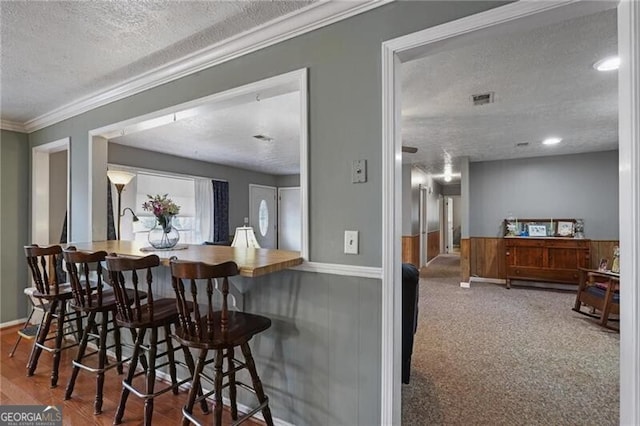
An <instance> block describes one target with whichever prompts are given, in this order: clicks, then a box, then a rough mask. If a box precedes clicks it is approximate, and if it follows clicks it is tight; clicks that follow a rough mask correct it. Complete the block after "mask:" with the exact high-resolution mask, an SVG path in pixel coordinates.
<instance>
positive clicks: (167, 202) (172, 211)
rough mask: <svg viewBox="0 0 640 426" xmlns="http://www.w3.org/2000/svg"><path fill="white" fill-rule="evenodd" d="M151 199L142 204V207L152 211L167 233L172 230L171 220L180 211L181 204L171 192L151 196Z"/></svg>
mask: <svg viewBox="0 0 640 426" xmlns="http://www.w3.org/2000/svg"><path fill="white" fill-rule="evenodd" d="M147 197H149V201H147V202H145V203H143V204H142V209H143V210H145V211H148V212H152V213H153V215H154V216H155V217H156V219H157V220H158V223H159V224H160V226H162V230H163V231H164V232H165V233H167V234H168V233H169V232H171V220H172V219H173V217H174V216H175V215H177V214H178V213H180V206H179V205H177V204H176V203H174V202H173V200H172V199H171V198H168V197H169V194H164V195H160V194H157V195H155V196H151V195H149V194H147Z"/></svg>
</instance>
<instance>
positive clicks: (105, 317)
mask: <svg viewBox="0 0 640 426" xmlns="http://www.w3.org/2000/svg"><path fill="white" fill-rule="evenodd" d="M101 320H102V321H101V324H100V334H99V336H100V341H99V343H98V374H97V375H96V400H95V402H94V404H93V413H94V414H100V413H102V390H103V388H104V367H105V365H106V363H107V330H108V326H109V312H103V313H102V319H101Z"/></svg>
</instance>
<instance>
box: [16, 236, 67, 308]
mask: <svg viewBox="0 0 640 426" xmlns="http://www.w3.org/2000/svg"><path fill="white" fill-rule="evenodd" d="M24 253H25V256H26V257H27V264H28V265H29V269H30V270H31V276H32V277H33V281H34V283H35V285H36V290H37V291H38V293H40V295H43V296H55V295H57V294H59V293H60V284H63V281H64V279H63V278H62V277H61V276H59V275H58V272H57V268H56V267H57V265H58V262H62V247H60V246H59V245H53V246H49V247H40V246H38V245H37V244H32V245H29V246H25V247H24Z"/></svg>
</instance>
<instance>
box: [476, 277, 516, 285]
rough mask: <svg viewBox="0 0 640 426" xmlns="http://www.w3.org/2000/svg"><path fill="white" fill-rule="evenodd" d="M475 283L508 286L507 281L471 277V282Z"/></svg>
mask: <svg viewBox="0 0 640 426" xmlns="http://www.w3.org/2000/svg"><path fill="white" fill-rule="evenodd" d="M472 281H475V282H477V283H492V284H506V283H507V280H505V279H502V278H484V277H469V282H472Z"/></svg>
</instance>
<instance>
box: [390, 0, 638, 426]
mask: <svg viewBox="0 0 640 426" xmlns="http://www.w3.org/2000/svg"><path fill="white" fill-rule="evenodd" d="M602 4H604V3H602ZM602 4H598V3H596V2H590V1H586V0H581V1H574V0H566V1H555V2H541V1H519V2H516V3H511V4H508V5H506V6H502V7H498V8H495V9H491V10H488V11H486V12H482V13H479V14H476V15H472V16H468V17H465V18H462V19H459V20H456V21H452V22H448V23H445V24H442V25H438V26H436V27H433V28H428V29H425V30H423V31H419V32H416V33H413V34H409V35H406V36H403V37H399V38H396V39H393V40H389V41H386V42H384V43H383V44H382V150H383V151H382V152H383V155H382V175H383V182H382V193H383V194H382V204H383V215H382V221H383V222H382V226H383V234H382V244H383V247H382V249H383V251H382V268H383V271H382V277H383V278H382V280H383V281H382V330H381V336H382V337H381V340H382V347H381V351H382V356H381V366H380V370H381V412H380V423H381V424H383V425H388V424H400V398H401V395H400V391H399V383H400V380H401V378H400V376H399V374H398V373H397V372H396V368H394V367H395V365H394V364H398V365H399V362H398V360H399V358H397V357H396V356H395V353H394V351H393V349H392V348H393V347H394V342H396V341H397V340H398V335H399V334H400V332H401V323H400V321H398V320H395V321H394V319H396V318H397V316H398V315H397V312H396V311H397V310H399V307H398V304H397V303H394V302H395V300H396V299H397V298H398V297H399V295H400V292H401V287H400V286H395V287H394V285H393V283H394V282H396V280H397V279H398V278H399V274H398V272H397V270H398V268H399V263H400V262H399V255H400V250H401V247H400V244H399V241H400V237H401V233H400V228H399V227H398V225H397V223H398V220H399V216H400V210H399V208H398V207H397V206H396V204H397V205H399V203H395V202H394V200H395V199H396V197H397V196H398V195H400V194H401V192H400V190H399V188H398V182H399V181H400V178H401V176H400V172H399V171H398V168H397V158H396V156H397V153H398V152H399V150H400V145H401V138H400V137H398V136H397V135H398V130H399V128H400V119H399V117H398V116H397V115H396V114H397V111H396V110H397V109H399V108H396V105H398V96H399V95H400V94H399V93H397V91H395V90H394V85H395V77H394V75H395V73H396V70H395V66H396V65H397V64H398V63H399V62H398V60H397V57H398V55H399V54H402V53H406V52H408V51H409V50H411V49H414V48H417V47H422V46H425V45H427V44H430V43H435V42H438V41H442V40H446V39H451V38H453V37H457V36H461V35H465V34H469V33H472V32H474V31H478V30H482V29H488V28H490V27H494V26H496V25H498V24H504V23H511V24H513V23H514V22H513V21H515V20H518V19H522V18H527V17H530V18H531V19H534V20H538V21H540V20H541V19H542V17H545V18H550V17H554V19H559V18H558V17H559V16H560V15H562V16H563V19H570V18H571V17H572V16H574V15H579V14H585V13H595V12H596V11H597V10H595V9H594V8H598V7H602ZM569 5H571V8H564V7H565V6H569ZM605 6H606V4H605ZM563 8H564V9H563ZM556 11H557V12H558V13H557V14H556V13H555V12H556ZM618 16H619V17H618V32H619V35H618V44H619V49H620V53H621V56H622V59H623V65H622V67H621V71H620V74H619V77H620V78H619V84H620V88H619V91H620V101H619V102H620V103H619V106H620V108H619V114H620V124H619V125H620V159H621V162H620V229H621V230H622V232H621V233H620V234H621V238H620V245H621V248H622V250H621V251H622V254H621V268H622V275H621V276H622V281H623V285H622V286H621V287H622V288H623V289H624V290H621V293H622V295H623V297H622V299H623V302H622V305H623V306H622V308H621V311H622V312H623V316H622V318H621V330H622V333H621V353H620V377H621V382H620V385H621V388H620V395H621V402H620V421H621V424H640V407H638V406H637V401H638V400H640V289H639V288H638V286H637V283H638V282H640V276H639V271H638V258H640V235H639V232H640V229H639V228H640V224H639V222H640V220H639V219H638V216H639V214H640V202H639V195H638V194H639V192H640V173H639V171H638V170H639V169H640V152H639V151H640V82H639V78H640V77H639V75H640V65H639V61H640V50H639V49H640V42H638V40H640V30H639V27H638V25H639V24H638V22H639V21H640V4H639V3H638V2H637V1H634V0H622V1H621V2H620V4H619V15H618ZM523 22H524V21H523ZM528 22H529V23H530V22H531V21H528ZM517 24H518V25H519V24H520V23H517ZM625 58H627V63H626V64H625V63H624V62H625ZM623 160H624V161H623ZM622 265H626V266H622ZM625 283H626V285H625Z"/></svg>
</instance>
